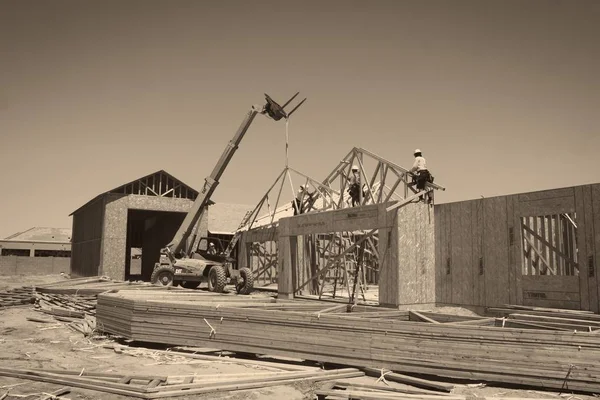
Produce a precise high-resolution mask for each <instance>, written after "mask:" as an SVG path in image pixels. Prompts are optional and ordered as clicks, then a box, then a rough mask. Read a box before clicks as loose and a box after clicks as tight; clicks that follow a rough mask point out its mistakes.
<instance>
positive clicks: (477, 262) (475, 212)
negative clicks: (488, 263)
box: [471, 199, 485, 306]
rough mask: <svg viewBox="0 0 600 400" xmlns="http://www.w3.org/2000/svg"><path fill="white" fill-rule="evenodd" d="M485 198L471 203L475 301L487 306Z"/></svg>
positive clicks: (477, 303)
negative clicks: (484, 231) (484, 251)
mask: <svg viewBox="0 0 600 400" xmlns="http://www.w3.org/2000/svg"><path fill="white" fill-rule="evenodd" d="M483 224H484V221H483V199H482V200H477V201H474V202H473V203H471V233H472V234H471V271H472V272H471V273H472V277H473V300H472V301H473V302H472V303H471V305H476V306H485V273H484V271H485V258H484V257H483V238H484V237H483V235H482V232H483Z"/></svg>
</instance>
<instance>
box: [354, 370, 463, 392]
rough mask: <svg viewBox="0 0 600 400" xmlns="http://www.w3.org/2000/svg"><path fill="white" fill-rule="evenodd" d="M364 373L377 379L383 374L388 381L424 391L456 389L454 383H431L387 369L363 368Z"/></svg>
mask: <svg viewBox="0 0 600 400" xmlns="http://www.w3.org/2000/svg"><path fill="white" fill-rule="evenodd" d="M363 371H365V373H366V374H367V375H370V376H376V377H379V376H381V374H382V373H383V374H385V379H387V380H389V381H392V382H398V383H406V384H409V385H413V386H415V387H419V388H424V389H430V390H439V391H445V392H450V391H451V390H452V389H454V384H452V383H444V382H435V381H430V380H427V379H421V378H415V377H412V376H407V375H402V374H398V373H394V372H391V371H389V370H385V369H383V370H381V369H375V368H363Z"/></svg>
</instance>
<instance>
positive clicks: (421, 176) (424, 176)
mask: <svg viewBox="0 0 600 400" xmlns="http://www.w3.org/2000/svg"><path fill="white" fill-rule="evenodd" d="M430 177H431V175H430V174H429V171H427V170H426V169H424V170H421V171H419V173H418V175H417V189H419V190H423V189H425V185H426V184H427V182H429V178H430Z"/></svg>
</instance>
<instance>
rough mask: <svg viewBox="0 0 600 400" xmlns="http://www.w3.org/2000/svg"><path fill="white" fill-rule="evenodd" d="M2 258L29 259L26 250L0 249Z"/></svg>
mask: <svg viewBox="0 0 600 400" xmlns="http://www.w3.org/2000/svg"><path fill="white" fill-rule="evenodd" d="M2 255H3V256H17V257H29V250H28V249H2Z"/></svg>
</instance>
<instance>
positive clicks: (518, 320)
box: [487, 305, 600, 333]
mask: <svg viewBox="0 0 600 400" xmlns="http://www.w3.org/2000/svg"><path fill="white" fill-rule="evenodd" d="M487 312H488V313H489V314H491V315H496V316H501V317H504V318H505V320H503V321H502V322H501V323H502V324H503V325H504V326H505V327H506V326H508V327H515V328H530V329H548V330H556V331H580V332H597V333H598V332H600V315H598V314H594V313H593V312H591V311H579V310H563V309H556V308H544V307H529V306H519V305H506V306H504V307H498V308H488V309H487Z"/></svg>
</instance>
